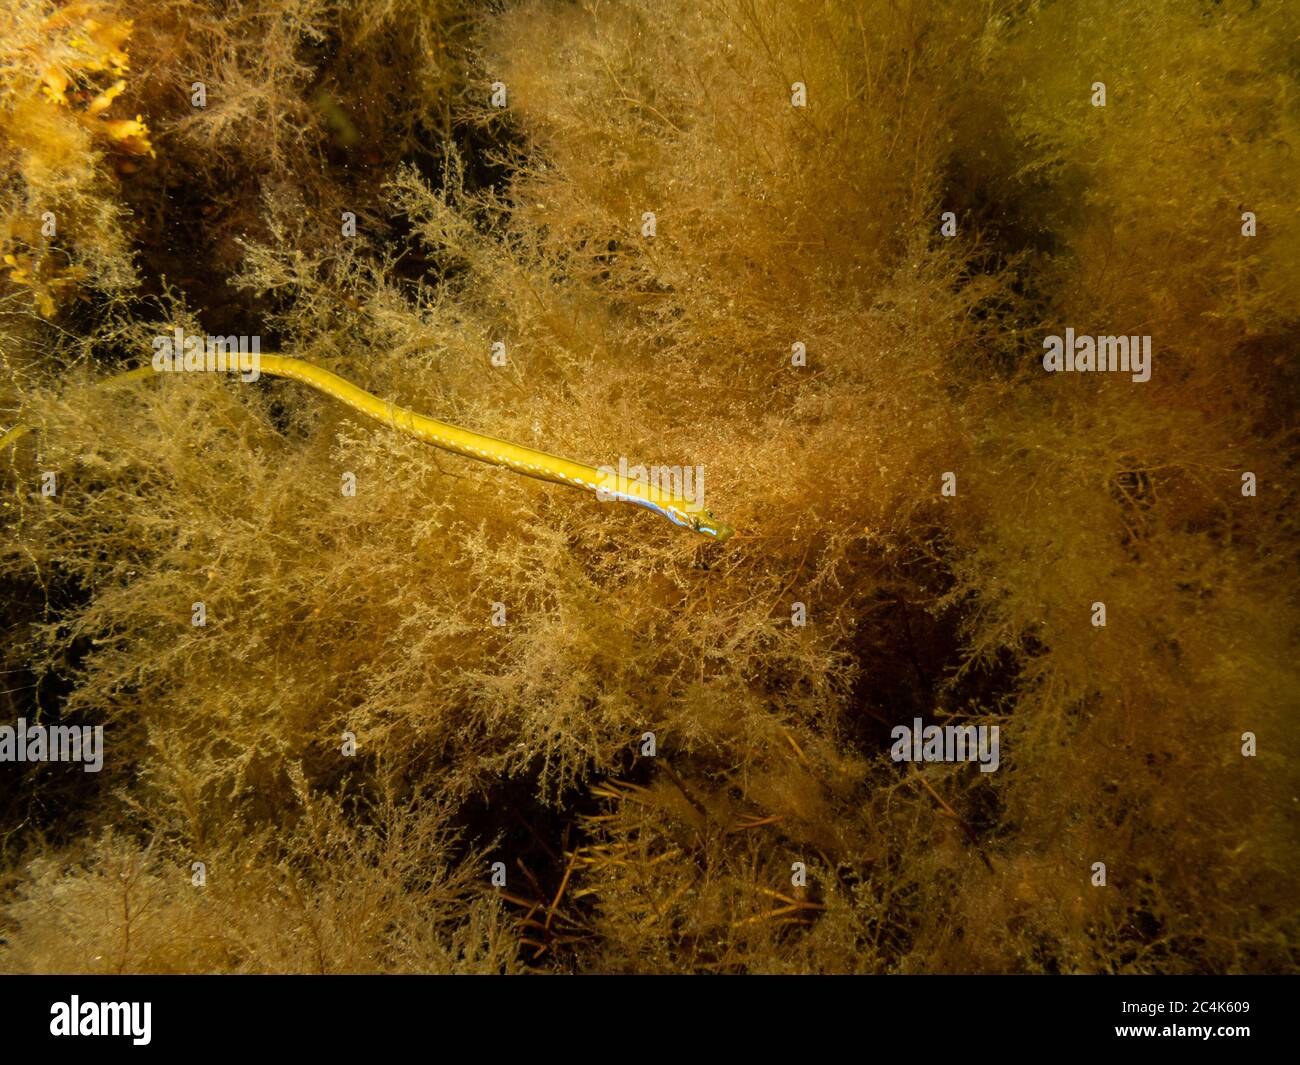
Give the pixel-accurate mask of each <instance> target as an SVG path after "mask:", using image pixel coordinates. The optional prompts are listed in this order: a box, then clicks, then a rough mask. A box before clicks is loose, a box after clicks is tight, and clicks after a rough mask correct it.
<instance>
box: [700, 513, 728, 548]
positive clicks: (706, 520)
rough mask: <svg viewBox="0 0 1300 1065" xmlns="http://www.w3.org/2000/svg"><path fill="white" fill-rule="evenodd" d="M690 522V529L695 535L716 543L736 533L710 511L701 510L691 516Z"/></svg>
mask: <svg viewBox="0 0 1300 1065" xmlns="http://www.w3.org/2000/svg"><path fill="white" fill-rule="evenodd" d="M690 521H691V528H692V529H694V530H695V531H696V532H697V533H703V534H704V535H705V536H711V537H713V539H715V540H716V541H718V543H722V541H723V540H727V539H730V537H731V535H732V534H733V533H734V532H735V531H736V530H735V529H733V528H732V527H731V526H730V525H728V524H727V523H726V522H725V521H723V520H722V519H721V518H719V517H718V516H717V515H716V514H714V513H713V511H711V510H701V511H700V512H699V513H698V514H692V515H691V517H690Z"/></svg>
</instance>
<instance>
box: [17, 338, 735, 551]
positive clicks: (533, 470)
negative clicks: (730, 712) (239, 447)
mask: <svg viewBox="0 0 1300 1065" xmlns="http://www.w3.org/2000/svg"><path fill="white" fill-rule="evenodd" d="M255 365H256V367H257V369H258V371H259V372H260V373H265V374H270V375H271V376H272V377H284V378H287V379H289V380H291V381H299V382H301V383H302V384H305V385H309V386H310V387H312V388H314V389H316V390H317V391H318V392H323V393H324V394H325V395H327V396H330V397H332V398H333V399H336V400H338V401H339V402H340V403H344V404H346V405H347V406H349V407H351V408H352V409H353V410H355V411H357V412H359V413H361V414H364V415H366V416H367V417H368V418H372V419H374V420H375V421H377V422H380V423H382V424H384V425H387V426H390V427H391V428H393V429H396V430H398V431H399V432H402V433H405V434H407V435H408V436H413V437H415V438H416V439H418V440H423V441H424V442H425V443H428V444H432V445H433V446H434V447H438V448H442V449H443V450H444V451H451V452H454V453H455V454H457V455H464V456H465V457H466V458H471V459H477V460H478V461H479V462H486V463H489V464H491V465H494V466H504V467H506V468H507V469H509V470H513V471H514V472H515V473H521V474H523V475H524V476H525V477H533V478H536V479H537V480H539V481H551V482H553V483H555V484H566V485H569V486H570V487H573V488H581V489H584V490H586V491H591V492H595V493H597V495H598V497H599V498H600V499H602V500H616V501H618V502H623V503H635V504H636V505H637V506H641V507H645V508H646V509H647V510H652V511H654V512H655V513H656V514H658V515H660V516H661V517H664V518H667V519H668V520H669V521H671V522H672V523H673V524H674V525H677V526H680V527H681V528H684V529H690V530H691V531H693V532H697V533H700V534H702V535H705V536H710V537H712V538H713V539H715V540H717V541H719V542H721V541H723V540H726V539H727V538H728V537H730V536H731V535H732V533H733V532H734V530H733V529H732V528H731V526H729V525H728V524H727V523H726V522H724V521H721V520H719V519H718V518H717V517H715V516H714V514H713V513H712V512H711V511H708V510H704V509H702V508H699V507H698V505H697V504H696V503H693V502H691V501H689V500H687V499H686V498H685V497H684V496H681V495H678V494H676V493H673V492H665V491H664V490H663V489H661V488H660V487H659V485H658V484H655V483H653V482H652V483H650V484H644V483H642V482H641V481H639V480H630V479H628V478H620V477H619V476H618V475H617V474H615V473H613V472H612V471H608V470H598V469H596V468H595V467H593V466H585V465H583V464H582V463H580V462H573V461H571V460H569V459H565V458H560V457H559V456H558V455H550V454H547V453H546V452H545V451H538V450H536V449H534V448H530V447H523V446H521V445H519V444H512V443H510V442H509V441H507V440H500V439H498V438H497V437H494V436H487V435H485V434H483V433H475V432H472V431H471V430H469V429H462V428H460V427H459V426H455V425H451V424H450V423H448V422H442V421H438V420H437V419H436V418H430V417H428V416H427V415H424V414H417V413H416V412H415V411H411V410H407V409H406V408H404V407H398V406H396V405H395V404H393V403H389V402H386V401H384V400H382V399H380V398H379V397H378V396H373V395H371V394H370V393H369V392H367V391H365V390H364V389H362V388H358V387H357V386H356V385H354V384H352V382H351V381H348V380H345V379H344V378H342V377H340V376H339V375H338V374H336V373H331V372H330V371H329V370H326V369H323V368H322V367H320V366H315V365H313V364H312V363H309V362H304V361H303V360H302V359H294V358H286V357H285V356H283V355H261V354H259V355H258V356H257V361H256V364H255ZM229 369H230V370H231V371H232V372H233V371H238V370H239V369H240V367H239V366H238V360H237V359H231V360H230V363H229ZM169 372H179V371H169V370H158V369H155V368H154V367H153V366H152V365H149V366H142V367H139V368H138V369H135V370H128V371H127V372H126V373H121V374H116V375H114V376H113V377H109V378H106V379H105V380H104V381H102V382H100V387H113V386H117V385H122V384H127V383H130V382H132V381H140V380H145V379H148V378H152V377H156V376H161V375H162V374H164V373H169ZM30 429H31V427H30V426H28V425H21V424H20V425H16V426H14V427H13V428H12V429H10V430H9V431H8V432H7V433H5V434H4V435H3V436H0V451H3V450H4V449H5V448H6V447H8V446H10V445H11V444H13V443H15V442H16V441H17V440H18V439H19V438H20V437H22V436H23V435H25V434H26V433H27V432H29V431H30Z"/></svg>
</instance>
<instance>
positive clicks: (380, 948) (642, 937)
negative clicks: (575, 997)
mask: <svg viewBox="0 0 1300 1065" xmlns="http://www.w3.org/2000/svg"><path fill="white" fill-rule="evenodd" d="M1298 31H1300V17H1298V13H1297V10H1296V8H1295V5H1292V4H1288V3H1285V2H1282V0H1254V2H1247V0H1220V2H1213V0H1197V2H1187V0H1149V2H1147V3H1143V4H1124V3H1119V2H1117V0H1057V2H1049V0H1041V2H1040V0H978V2H977V0H939V2H935V0H924V2H923V0H857V2H854V3H842V2H831V0H690V2H688V0H603V2H595V0H588V2H562V0H520V2H515V0H508V2H500V3H472V2H469V0H378V2H374V3H360V2H358V3H355V4H349V3H342V2H339V0H130V2H127V0H68V2H55V0H13V2H11V3H9V4H6V5H5V6H4V7H3V9H2V10H0V258H2V259H3V264H4V266H3V269H2V270H0V432H3V431H4V430H6V429H9V428H11V427H13V426H15V425H20V424H21V425H24V426H28V427H30V429H31V430H32V431H30V432H27V433H26V434H25V435H23V436H21V438H17V437H15V438H12V439H11V440H10V442H9V443H8V445H7V446H5V447H4V448H3V450H0V477H2V478H3V480H2V483H0V625H2V629H0V631H2V632H3V637H2V638H0V656H2V658H3V662H2V664H0V669H2V670H3V679H4V683H3V684H2V685H0V970H3V971H6V972H42V973H44V972H75V973H83V972H84V973H138V972H164V973H212V972H220V973H269V972H312V973H345V972H390V973H396V972H440V973H516V972H528V971H542V972H555V973H579V972H580V973H590V972H662V973H701V972H725V973H747V972H749V973H758V972H762V973H843V972H863V973H936V972H1031V973H1239V972H1265V973H1280V972H1295V971H1296V969H1297V949H1298V947H1300V936H1298V933H1300V927H1298V926H1300V887H1298V883H1300V881H1298V878H1297V876H1296V870H1297V864H1298V858H1300V835H1298V829H1300V823H1298V822H1300V801H1298V800H1297V791H1296V789H1297V784H1298V781H1297V773H1296V765H1297V761H1296V759H1297V754H1298V753H1300V752H1298V751H1297V728H1296V702H1297V697H1298V696H1300V676H1298V669H1300V666H1298V665H1297V663H1300V640H1298V632H1297V613H1296V606H1297V587H1296V582H1295V574H1296V572H1297V561H1298V559H1297V546H1298V540H1297V527H1296V526H1297V519H1296V516H1295V507H1296V502H1297V499H1296V482H1295V472H1296V459H1297V455H1298V449H1297V445H1298V443H1300V441H1298V440H1297V432H1296V430H1297V424H1296V400H1297V386H1298V384H1300V382H1298V380H1297V354H1298V344H1300V342H1298V340H1297V337H1298V336H1300V333H1298V332H1297V330H1298V328H1300V202H1298V201H1297V197H1296V185H1295V174H1296V162H1297V152H1298V151H1300V32H1298ZM177 330H180V331H181V333H180V334H178V333H177ZM182 334H183V335H189V336H192V337H203V338H208V339H212V338H221V340H220V343H223V344H226V345H227V348H226V350H229V351H237V350H239V348H238V343H241V342H242V343H243V351H244V352H245V354H246V355H247V354H249V353H250V352H251V351H259V350H260V352H263V353H266V354H267V355H271V354H273V353H278V354H279V355H282V356H292V357H296V358H301V359H304V360H306V361H308V362H310V363H311V364H312V365H314V366H318V367H320V368H322V369H323V370H325V371H329V372H330V373H332V374H335V375H338V377H340V378H343V379H345V380H346V381H348V382H351V383H352V384H353V385H355V386H356V387H358V388H360V389H364V390H365V391H366V392H368V393H370V394H371V395H373V396H376V397H379V399H380V400H382V401H383V402H384V403H391V404H393V405H395V407H400V408H405V409H408V410H412V411H417V412H420V413H421V414H425V415H428V416H430V417H432V418H436V419H442V420H445V421H446V422H448V423H450V424H452V425H455V426H459V427H465V428H466V429H469V430H472V431H473V432H474V433H478V434H484V435H488V436H491V437H494V438H498V439H499V440H503V441H509V442H511V443H512V444H515V445H518V446H520V447H522V448H530V449H536V450H540V451H545V452H548V453H551V454H553V455H559V456H564V457H565V458H566V459H571V460H573V461H574V462H576V463H581V464H586V465H589V466H590V467H597V468H602V467H604V468H608V469H610V470H614V471H617V472H618V474H619V475H620V476H627V477H631V478H633V479H638V478H640V477H641V476H642V475H643V474H644V475H647V476H649V475H652V474H653V471H656V470H657V471H660V472H661V473H662V472H663V471H672V473H671V476H670V477H669V479H670V480H671V481H672V484H673V486H674V487H673V492H675V493H676V494H677V495H683V494H685V495H689V494H691V493H697V494H702V495H703V496H704V500H705V501H706V502H707V506H708V508H709V510H711V511H713V512H715V513H716V514H717V515H718V516H719V518H720V519H725V524H726V526H728V527H730V528H734V530H735V533H734V535H733V536H731V537H730V538H729V539H726V541H725V542H718V539H717V538H713V537H709V536H701V535H696V534H694V533H692V532H691V531H690V530H689V529H679V528H674V526H673V524H672V523H670V522H667V521H663V520H662V519H661V518H660V517H658V516H656V515H655V514H652V513H649V512H648V511H647V510H646V509H643V508H639V507H635V506H625V505H608V504H606V503H605V502H602V501H601V500H599V499H597V498H596V497H595V496H593V495H592V494H591V493H589V492H578V491H574V490H573V488H572V487H564V486H562V485H557V484H548V483H545V482H543V481H541V480H538V479H536V478H535V477H531V476H520V475H519V473H518V472H515V471H514V470H513V469H510V468H502V467H494V466H491V465H485V464H483V463H481V462H477V461H473V459H472V457H470V458H467V457H463V456H462V455H457V454H449V453H448V452H447V451H445V450H439V449H438V448H436V447H431V446H429V444H428V443H427V442H425V441H423V440H420V439H417V438H415V437H414V436H412V435H411V434H410V433H409V432H404V431H402V429H401V428H400V427H399V426H396V425H394V424H385V423H384V422H383V421H378V422H377V421H375V420H372V419H371V418H368V417H366V416H364V415H362V414H360V413H358V412H357V411H356V410H354V409H352V408H350V407H349V406H347V405H346V404H343V403H340V402H338V401H337V400H336V399H335V398H333V397H332V396H330V395H328V394H323V393H322V392H320V391H317V390H313V389H312V388H309V387H304V385H303V384H302V383H301V381H298V380H285V379H282V378H281V377H279V376H277V375H274V374H271V373H268V374H266V375H263V376H259V377H257V379H256V380H253V379H252V377H253V376H255V375H250V374H245V375H241V374H235V373H218V372H206V371H198V370H197V369H196V372H177V373H167V374H163V375H160V379H158V380H145V379H140V380H132V381H131V382H129V383H126V384H123V385H121V386H120V387H111V388H109V387H100V385H99V384H97V383H98V382H102V381H104V380H105V379H107V378H110V377H112V376H113V375H115V374H121V373H123V372H124V371H128V370H131V369H133V368H137V367H144V366H148V365H149V364H150V361H151V359H152V358H153V357H154V356H155V354H156V353H157V352H158V350H159V340H160V338H169V337H173V336H180V335H182ZM1121 342H1122V343H1121ZM254 345H256V346H254ZM146 376H147V375H146ZM20 728H21V730H22V731H21V736H22V737H24V739H23V740H22V741H20V738H19V737H20V731H19V730H20ZM74 728H75V729H76V730H78V731H77V732H76V734H75V735H77V736H78V737H84V741H83V742H84V745H85V748H86V750H89V749H90V748H91V747H92V746H95V745H98V746H97V748H96V758H97V759H98V760H99V762H100V764H99V765H98V766H97V767H93V766H92V765H91V760H90V759H88V758H87V759H85V760H84V762H85V764H84V765H78V764H75V760H73V761H69V760H68V759H66V758H65V759H64V760H58V759H56V758H54V757H52V756H50V751H51V750H52V745H53V737H54V736H55V735H56V732H55V730H64V731H63V732H62V733H57V734H59V735H62V736H63V737H64V739H65V740H66V739H67V737H68V736H72V735H73V733H72V731H71V730H72V729H74ZM38 729H39V730H43V731H41V732H40V733H39V735H40V736H42V737H48V738H49V739H50V741H51V745H50V746H48V747H47V746H44V743H45V740H44V739H42V741H41V743H42V746H39V747H35V748H34V747H32V746H31V737H32V736H33V735H36V734H37V733H36V732H35V731H34V730H38ZM6 730H8V731H6ZM96 730H98V731H96ZM24 743H25V744H26V746H24ZM963 751H964V753H963ZM64 753H65V754H66V753H67V745H66V743H65V744H64ZM82 753H83V754H84V753H86V752H85V751H83V752H82ZM29 755H30V756H29ZM976 763H978V764H976ZM91 769H95V771H86V770H91Z"/></svg>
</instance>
